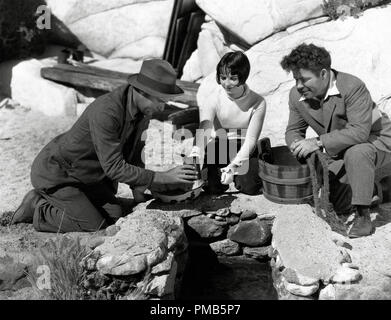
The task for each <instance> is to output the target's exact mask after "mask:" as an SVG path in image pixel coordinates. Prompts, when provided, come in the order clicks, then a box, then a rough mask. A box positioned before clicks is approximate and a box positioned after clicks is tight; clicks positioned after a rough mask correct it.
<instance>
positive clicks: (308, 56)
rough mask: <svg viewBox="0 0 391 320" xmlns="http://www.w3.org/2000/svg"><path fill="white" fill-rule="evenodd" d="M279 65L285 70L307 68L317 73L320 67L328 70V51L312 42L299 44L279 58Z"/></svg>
mask: <svg viewBox="0 0 391 320" xmlns="http://www.w3.org/2000/svg"><path fill="white" fill-rule="evenodd" d="M281 67H282V68H283V69H284V70H285V71H288V72H289V71H292V70H294V69H307V70H311V71H312V72H314V73H315V74H319V73H320V71H321V70H322V69H327V70H330V68H331V56H330V53H329V52H328V51H327V50H326V49H325V48H322V47H318V46H316V45H314V44H312V43H311V44H305V43H303V44H301V45H299V46H297V47H296V48H295V49H293V50H292V51H291V53H290V54H289V55H287V56H285V57H284V58H283V59H282V60H281Z"/></svg>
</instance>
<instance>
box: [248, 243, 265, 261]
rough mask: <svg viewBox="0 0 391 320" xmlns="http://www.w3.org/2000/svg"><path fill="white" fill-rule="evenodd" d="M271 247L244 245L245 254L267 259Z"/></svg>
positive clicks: (254, 257)
mask: <svg viewBox="0 0 391 320" xmlns="http://www.w3.org/2000/svg"><path fill="white" fill-rule="evenodd" d="M270 248H271V247H270V246H267V247H256V248H250V247H244V248H243V254H244V255H245V256H247V257H250V258H253V259H258V260H265V259H268V258H269V250H270Z"/></svg>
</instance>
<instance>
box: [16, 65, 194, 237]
mask: <svg viewBox="0 0 391 320" xmlns="http://www.w3.org/2000/svg"><path fill="white" fill-rule="evenodd" d="M182 93H183V90H182V89H181V88H179V87H177V86H176V73H175V71H174V69H173V68H172V66H171V65H170V64H169V63H168V62H166V61H163V60H160V59H153V60H147V61H144V62H143V64H142V66H141V70H140V73H139V74H135V75H132V76H131V77H130V78H129V84H128V85H125V86H122V87H119V88H117V89H115V90H114V91H113V92H111V93H108V94H105V95H103V96H100V97H99V98H97V99H96V100H95V101H94V102H93V103H91V104H90V105H89V106H88V107H87V108H86V110H85V111H84V112H83V114H82V115H81V116H80V117H79V119H78V120H77V121H76V122H75V124H74V125H73V126H72V128H71V129H70V130H68V131H67V132H65V133H63V134H61V135H59V136H57V137H56V138H54V139H53V140H52V141H50V142H49V143H48V144H47V145H46V146H45V147H44V148H43V149H42V150H41V152H40V153H39V154H38V156H37V157H36V158H35V160H34V162H33V164H32V168H31V182H32V185H33V187H34V190H31V191H29V192H28V193H27V194H26V196H25V197H24V199H23V201H22V204H21V205H20V206H19V208H18V209H17V210H16V211H15V213H14V216H13V218H12V221H11V223H13V224H15V223H20V222H26V223H31V222H32V223H33V225H34V228H35V229H36V230H37V231H43V232H71V231H90V232H91V231H96V230H99V229H101V228H105V227H107V226H108V225H109V224H110V223H113V222H115V221H116V220H117V219H118V218H120V217H121V216H123V213H122V210H121V206H120V204H119V202H118V200H117V199H116V197H115V194H116V192H117V187H118V182H122V183H126V184H128V185H129V186H130V188H132V189H133V196H134V198H135V200H138V201H142V200H143V193H144V191H145V190H146V189H147V188H150V187H151V186H155V185H157V186H159V185H162V184H167V185H170V184H183V183H186V184H192V183H193V182H194V180H195V179H196V178H197V172H196V171H195V169H194V166H192V165H184V166H179V167H176V168H173V169H171V170H168V171H165V172H153V171H151V170H146V169H144V164H143V163H142V161H141V154H142V148H143V143H142V138H141V136H142V133H143V131H144V130H145V129H146V128H147V125H148V120H149V117H145V116H151V115H152V114H153V113H155V112H158V111H162V110H163V108H164V104H165V101H166V100H168V99H169V98H172V97H174V96H177V95H180V94H182Z"/></svg>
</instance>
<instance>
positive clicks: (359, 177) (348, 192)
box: [329, 143, 391, 212]
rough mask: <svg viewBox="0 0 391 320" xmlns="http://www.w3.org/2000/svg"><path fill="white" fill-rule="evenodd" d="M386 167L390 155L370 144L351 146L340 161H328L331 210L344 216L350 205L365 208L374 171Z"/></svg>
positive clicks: (373, 178)
mask: <svg viewBox="0 0 391 320" xmlns="http://www.w3.org/2000/svg"><path fill="white" fill-rule="evenodd" d="M389 163H391V153H389V152H385V151H382V150H379V149H377V148H376V147H375V146H374V145H373V144H371V143H362V144H357V145H354V146H352V147H350V148H348V149H347V150H346V151H345V153H344V156H343V159H339V160H330V161H329V176H330V202H331V203H332V204H333V206H334V210H335V211H336V212H344V211H346V210H348V209H349V208H350V206H351V205H362V206H369V205H370V204H371V201H372V197H373V191H374V184H375V172H376V169H379V168H381V167H383V166H385V165H387V164H389ZM390 174H391V173H390Z"/></svg>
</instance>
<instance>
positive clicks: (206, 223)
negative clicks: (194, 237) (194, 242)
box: [187, 215, 227, 238]
mask: <svg viewBox="0 0 391 320" xmlns="http://www.w3.org/2000/svg"><path fill="white" fill-rule="evenodd" d="M187 224H188V226H189V227H190V228H191V229H193V230H194V231H195V232H196V233H197V234H198V235H199V236H200V237H201V238H215V237H219V236H221V235H222V234H223V233H224V232H225V231H226V225H227V224H226V223H219V222H218V221H215V220H214V219H210V218H208V217H207V216H205V215H201V216H196V217H192V218H190V219H189V220H188V221H187Z"/></svg>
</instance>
